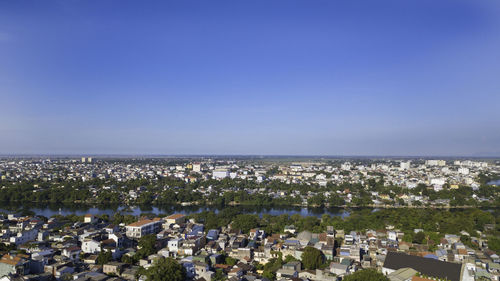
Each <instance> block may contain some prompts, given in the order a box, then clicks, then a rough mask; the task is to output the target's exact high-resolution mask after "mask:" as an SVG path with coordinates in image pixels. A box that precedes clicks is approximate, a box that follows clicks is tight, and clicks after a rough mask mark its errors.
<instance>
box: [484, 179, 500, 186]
mask: <svg viewBox="0 0 500 281" xmlns="http://www.w3.org/2000/svg"><path fill="white" fill-rule="evenodd" d="M487 184H489V185H497V186H500V180H494V181H490V182H488V183H487Z"/></svg>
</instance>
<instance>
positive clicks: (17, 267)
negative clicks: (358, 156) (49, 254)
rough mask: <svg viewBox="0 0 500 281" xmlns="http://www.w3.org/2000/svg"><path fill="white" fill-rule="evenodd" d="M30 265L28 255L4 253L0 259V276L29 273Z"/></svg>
mask: <svg viewBox="0 0 500 281" xmlns="http://www.w3.org/2000/svg"><path fill="white" fill-rule="evenodd" d="M29 272H30V266H29V260H28V257H27V256H25V255H10V254H6V255H4V256H2V258H1V259H0V277H2V276H8V275H9V274H21V275H24V274H29Z"/></svg>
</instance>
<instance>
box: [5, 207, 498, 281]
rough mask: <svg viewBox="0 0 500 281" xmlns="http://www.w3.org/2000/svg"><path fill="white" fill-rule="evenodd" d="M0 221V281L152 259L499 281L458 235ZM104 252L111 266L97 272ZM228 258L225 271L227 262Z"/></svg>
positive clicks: (101, 276)
mask: <svg viewBox="0 0 500 281" xmlns="http://www.w3.org/2000/svg"><path fill="white" fill-rule="evenodd" d="M0 221H1V225H2V227H1V242H2V243H3V244H4V245H5V247H10V248H7V249H5V251H4V254H3V255H2V257H1V258H0V280H1V281H7V280H53V279H57V280H78V281H83V280H137V279H139V280H143V279H144V276H142V275H140V274H138V272H140V271H139V268H140V267H143V268H145V269H147V268H149V267H151V266H153V265H154V264H155V262H156V261H157V260H158V259H159V258H161V257H171V258H174V259H176V260H177V261H178V262H179V263H180V264H182V266H183V267H184V268H185V269H186V273H187V278H189V279H190V280H200V281H202V280H206V281H208V280H212V279H213V278H214V277H215V276H216V273H217V274H219V276H220V274H222V275H223V276H224V277H225V278H227V279H229V280H231V281H240V280H248V281H257V280H268V279H267V278H266V277H264V276H263V270H262V268H261V267H259V266H258V264H266V263H268V262H271V261H273V260H274V259H279V258H282V259H283V260H287V261H288V262H284V263H283V264H282V266H281V267H280V268H279V269H277V270H276V271H275V272H273V274H275V278H276V279H277V280H292V281H298V280H318V281H321V280H341V279H342V278H343V277H345V276H347V275H350V274H353V273H354V272H356V271H358V270H362V269H367V268H374V269H377V270H378V271H380V272H382V273H383V274H385V275H387V276H388V278H389V279H390V280H398V281H399V280H413V281H417V280H418V281H421V280H450V281H462V280H464V281H469V280H470V281H472V280H479V278H486V279H481V280H497V281H498V280H500V257H499V256H498V255H497V254H496V253H494V252H492V251H491V250H489V249H488V247H487V242H488V241H487V240H485V239H481V238H475V237H470V239H471V240H472V241H473V243H475V244H476V245H477V246H478V247H477V248H476V249H472V248H470V247H468V246H465V245H464V244H463V243H462V242H461V241H460V236H457V235H452V234H447V235H445V237H444V238H443V239H442V240H441V241H440V243H439V246H438V249H437V250H430V249H429V247H428V246H427V245H421V244H412V243H408V242H403V241H402V237H403V235H404V234H403V233H402V232H401V231H399V230H397V229H394V227H392V226H387V227H386V228H385V229H381V230H366V231H364V232H345V231H344V230H342V229H334V228H333V227H331V226H330V227H327V229H326V231H325V232H323V233H312V232H310V231H300V232H298V231H297V229H296V228H295V226H293V225H287V226H286V227H285V228H284V229H283V230H282V231H281V232H280V233H266V232H265V231H264V230H263V229H251V230H250V231H249V232H248V233H242V231H240V230H238V229H234V228H232V225H231V224H229V225H228V226H226V227H222V228H219V229H205V226H204V225H203V224H200V223H197V222H196V221H194V220H193V219H187V218H186V216H185V215H183V214H173V215H170V216H167V217H163V218H145V217H143V218H140V219H139V220H137V221H136V222H133V223H131V224H128V225H124V224H121V225H112V224H110V223H108V222H106V221H103V220H102V219H98V218H96V217H95V216H94V215H90V214H89V215H85V216H84V218H83V220H81V221H77V222H74V223H72V224H67V223H65V222H63V221H59V220H58V219H57V218H55V217H53V218H50V219H48V221H44V220H42V219H39V218H37V217H22V216H16V215H14V214H9V215H8V216H1V217H0ZM488 227H491V226H488ZM419 231H421V230H419V229H415V232H416V233H418V232H419ZM147 235H154V237H155V238H156V242H155V245H154V252H153V253H152V254H150V255H149V256H145V257H142V258H141V259H140V260H138V261H136V262H126V261H129V260H131V259H127V257H128V258H132V257H134V256H135V255H136V253H137V252H138V251H139V249H138V241H140V240H141V239H142V238H143V237H145V236H147ZM461 235H465V236H468V235H469V234H468V233H465V232H463V233H461ZM150 237H151V236H150ZM306 247H314V248H316V249H318V250H319V251H321V253H322V254H323V256H324V258H325V261H326V267H324V268H322V269H319V268H318V269H315V270H307V269H305V268H304V265H303V264H302V261H301V260H302V254H303V253H304V249H306ZM104 252H105V253H109V254H110V257H109V258H108V259H107V260H106V261H105V262H102V263H101V262H99V259H100V258H99V257H100V256H101V254H102V253H104ZM228 258H231V259H232V260H233V261H234V262H232V263H228V262H227V260H228ZM428 278H434V279H428ZM436 278H437V279H436Z"/></svg>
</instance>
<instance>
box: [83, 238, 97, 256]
mask: <svg viewBox="0 0 500 281" xmlns="http://www.w3.org/2000/svg"><path fill="white" fill-rule="evenodd" d="M82 251H83V252H84V253H86V254H95V253H98V252H100V251H101V243H99V242H97V241H95V240H92V239H85V240H84V241H83V242H82Z"/></svg>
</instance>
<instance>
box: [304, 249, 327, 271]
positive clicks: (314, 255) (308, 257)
mask: <svg viewBox="0 0 500 281" xmlns="http://www.w3.org/2000/svg"><path fill="white" fill-rule="evenodd" d="M324 262H325V255H323V253H322V252H321V251H320V250H318V249H316V248H313V247H306V248H305V249H304V253H302V263H303V264H304V267H305V268H306V269H317V268H319V267H320V266H321V265H322V264H323V263H324Z"/></svg>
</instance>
